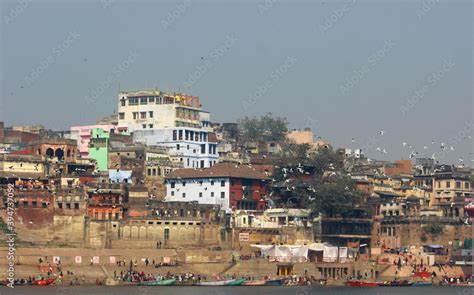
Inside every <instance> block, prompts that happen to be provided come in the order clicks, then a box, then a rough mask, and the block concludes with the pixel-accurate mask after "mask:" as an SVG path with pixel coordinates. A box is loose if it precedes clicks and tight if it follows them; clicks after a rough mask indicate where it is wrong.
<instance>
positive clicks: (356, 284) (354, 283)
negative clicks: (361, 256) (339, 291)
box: [347, 281, 379, 287]
mask: <svg viewBox="0 0 474 295" xmlns="http://www.w3.org/2000/svg"><path fill="white" fill-rule="evenodd" d="M347 285H348V286H350V287H377V286H378V285H379V284H378V283H373V282H364V281H347Z"/></svg>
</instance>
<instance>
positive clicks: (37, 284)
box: [31, 279, 56, 286]
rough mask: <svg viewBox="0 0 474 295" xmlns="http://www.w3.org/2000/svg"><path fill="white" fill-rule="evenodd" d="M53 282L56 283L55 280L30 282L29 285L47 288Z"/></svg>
mask: <svg viewBox="0 0 474 295" xmlns="http://www.w3.org/2000/svg"><path fill="white" fill-rule="evenodd" d="M54 281H56V279H46V280H37V281H33V282H31V284H32V285H34V286H48V285H51V284H52V283H54Z"/></svg>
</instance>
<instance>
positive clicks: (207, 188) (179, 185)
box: [165, 178, 230, 210]
mask: <svg viewBox="0 0 474 295" xmlns="http://www.w3.org/2000/svg"><path fill="white" fill-rule="evenodd" d="M199 181H202V185H201V184H200V183H199ZM211 181H214V185H211ZM221 181H224V186H221ZM172 182H174V183H175V187H174V188H171V183H172ZM183 182H185V183H186V184H185V185H184V186H183ZM222 192H224V198H221V193H222ZM183 193H184V194H185V197H183ZM199 193H202V197H200V196H199ZM212 193H214V196H213V197H212ZM229 194H230V181H229V178H211V179H210V178H196V179H173V180H167V181H166V197H165V201H166V202H193V201H197V202H198V203H199V204H210V205H219V206H221V209H222V210H225V209H228V208H229V197H230V196H229Z"/></svg>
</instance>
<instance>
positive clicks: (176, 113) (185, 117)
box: [118, 90, 210, 131]
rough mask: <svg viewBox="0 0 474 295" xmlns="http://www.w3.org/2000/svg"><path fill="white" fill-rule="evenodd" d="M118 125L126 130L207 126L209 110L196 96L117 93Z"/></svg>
mask: <svg viewBox="0 0 474 295" xmlns="http://www.w3.org/2000/svg"><path fill="white" fill-rule="evenodd" d="M118 99H119V102H118V125H119V127H120V126H127V127H128V128H129V130H131V131H135V130H144V129H145V130H146V129H156V128H169V127H179V126H186V127H194V128H200V127H204V128H206V127H209V126H210V116H209V113H207V112H204V111H202V110H201V104H200V102H199V97H197V96H190V95H186V94H182V93H164V92H161V91H160V90H140V91H131V92H120V93H119V96H118Z"/></svg>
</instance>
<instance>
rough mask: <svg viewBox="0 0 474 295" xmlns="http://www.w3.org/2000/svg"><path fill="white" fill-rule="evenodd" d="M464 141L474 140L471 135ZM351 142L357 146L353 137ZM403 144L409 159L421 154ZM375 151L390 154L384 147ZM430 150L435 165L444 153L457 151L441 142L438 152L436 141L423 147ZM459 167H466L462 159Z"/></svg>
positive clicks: (407, 144) (452, 146) (382, 133)
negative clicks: (407, 151)
mask: <svg viewBox="0 0 474 295" xmlns="http://www.w3.org/2000/svg"><path fill="white" fill-rule="evenodd" d="M385 133H386V132H385V131H384V130H380V131H379V134H380V136H384V135H385ZM463 140H472V136H471V135H466V136H464V138H463ZM351 142H352V143H353V144H355V143H356V139H355V138H354V137H352V139H351ZM401 144H402V147H403V148H405V149H408V150H409V151H410V152H409V154H408V158H409V159H413V158H415V157H416V156H419V154H420V153H419V152H418V151H417V150H416V149H414V148H413V145H411V144H409V143H407V142H402V143H401ZM375 150H376V151H377V152H379V153H381V154H387V153H388V152H387V149H386V148H385V147H383V146H377V147H376V149H375ZM428 150H432V151H433V153H432V154H431V157H430V158H431V159H432V160H433V161H435V163H439V160H440V158H442V157H444V156H443V155H442V154H441V153H443V152H453V151H455V147H454V145H450V146H448V145H447V144H446V143H444V142H440V143H439V150H438V151H436V142H435V141H434V140H432V141H431V145H424V146H423V151H428ZM368 161H369V162H370V161H372V160H371V159H368ZM471 162H474V159H471ZM458 165H459V166H461V167H464V166H465V165H464V159H463V158H462V157H459V158H458Z"/></svg>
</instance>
